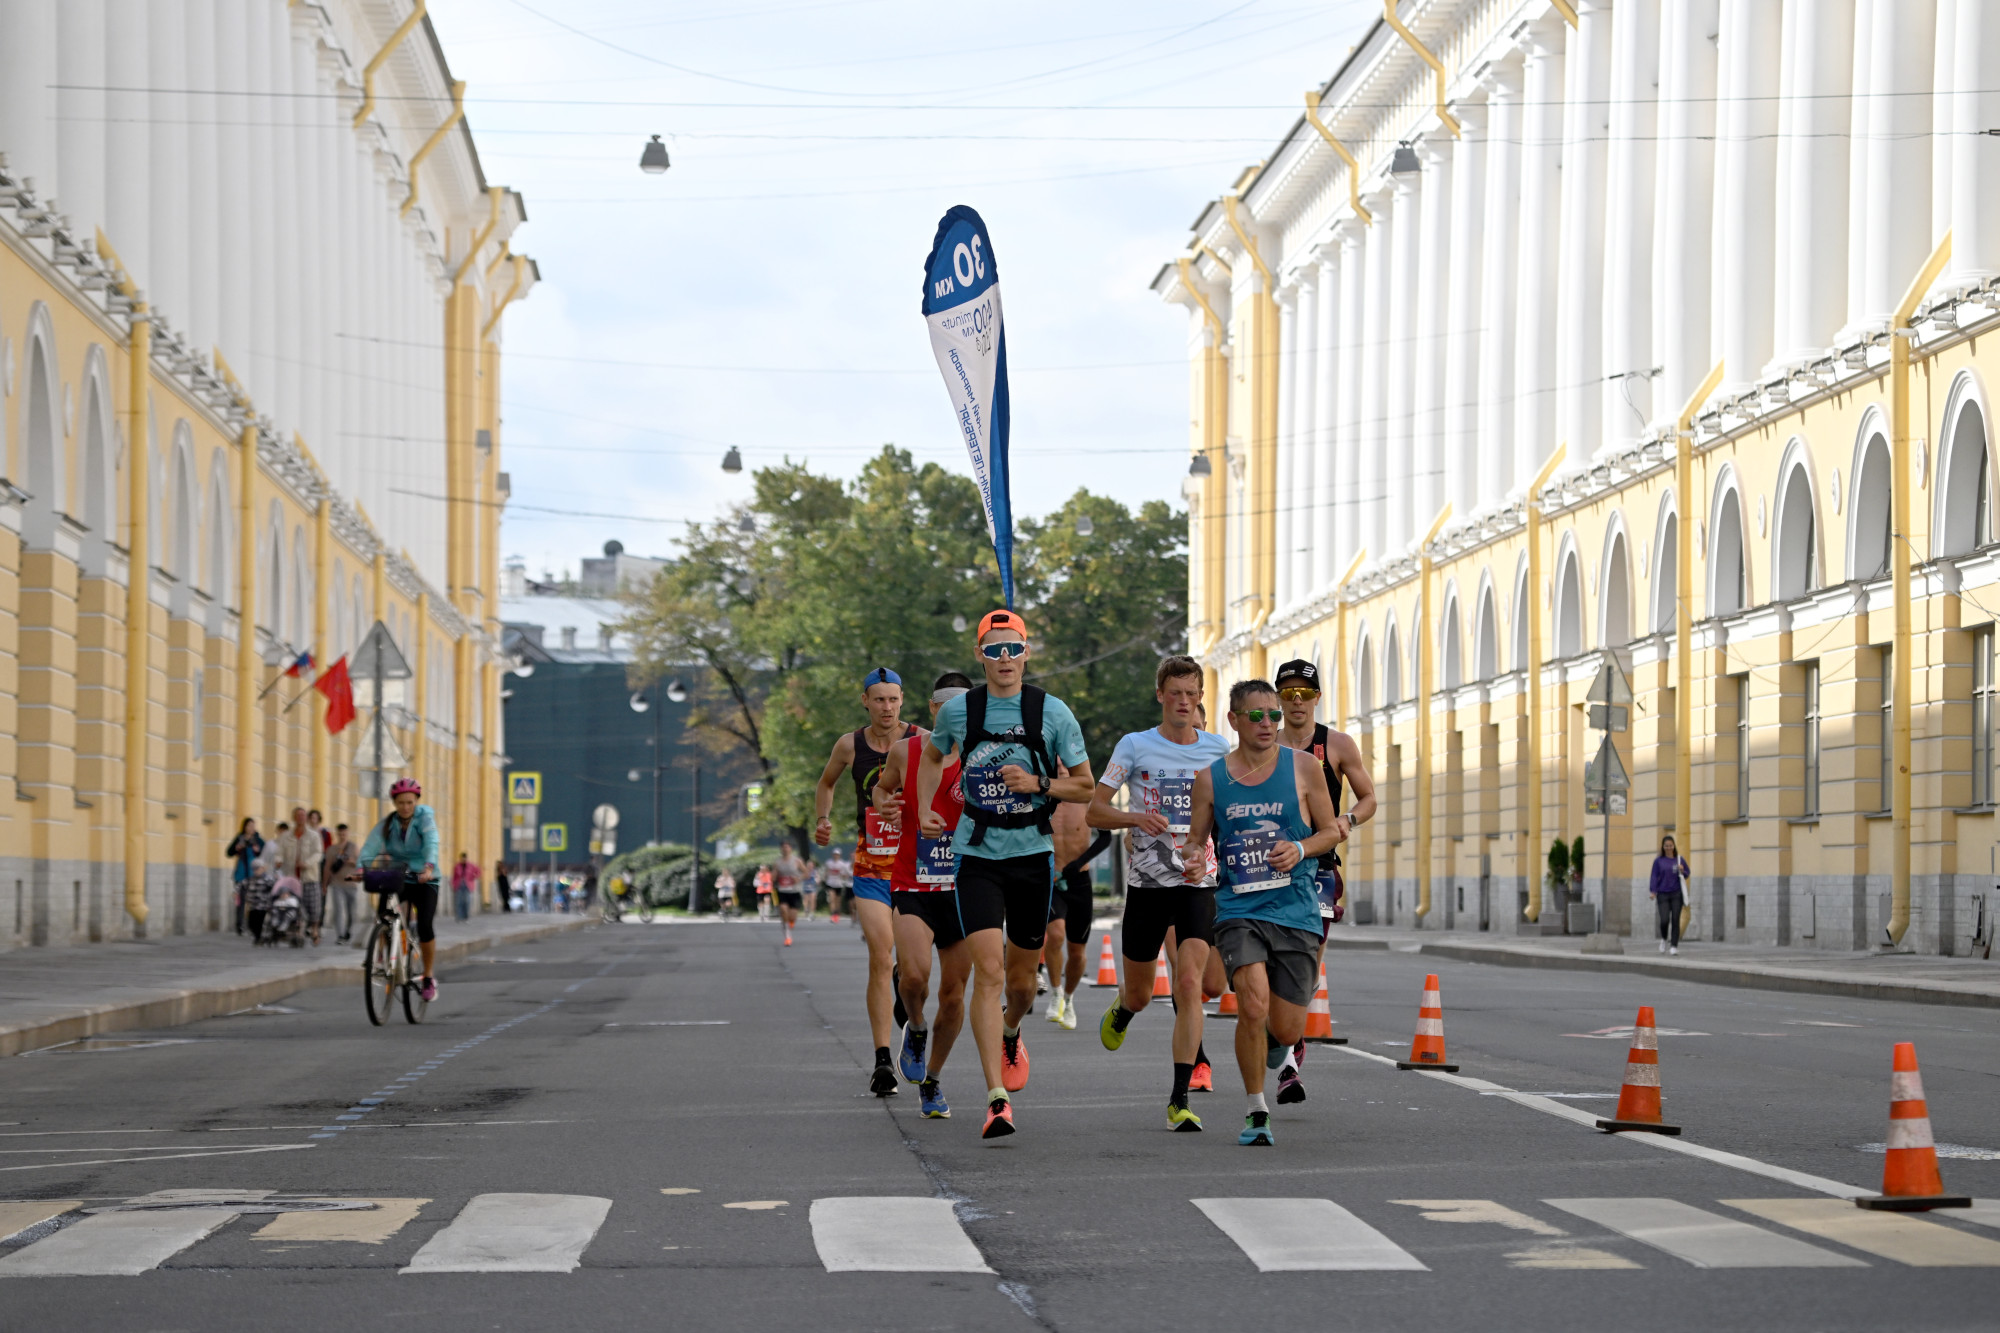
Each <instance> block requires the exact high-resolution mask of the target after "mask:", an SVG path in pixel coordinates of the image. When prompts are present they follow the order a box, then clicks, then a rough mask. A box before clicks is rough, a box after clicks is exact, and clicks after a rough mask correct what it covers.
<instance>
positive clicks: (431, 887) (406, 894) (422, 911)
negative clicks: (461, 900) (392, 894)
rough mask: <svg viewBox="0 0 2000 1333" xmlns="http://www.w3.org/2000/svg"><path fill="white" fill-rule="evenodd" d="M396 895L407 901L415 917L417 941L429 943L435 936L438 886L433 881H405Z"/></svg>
mask: <svg viewBox="0 0 2000 1333" xmlns="http://www.w3.org/2000/svg"><path fill="white" fill-rule="evenodd" d="M396 896H397V897H399V898H401V899H402V900H403V901H404V902H406V903H408V904H409V905H410V907H411V908H412V909H413V910H414V911H415V914H416V918H417V943H419V944H429V943H430V942H431V941H432V940H434V939H436V938H437V910H438V886H437V885H436V884H434V883H424V882H422V881H418V882H415V883H405V884H404V885H403V887H402V888H401V889H399V890H397V893H396Z"/></svg>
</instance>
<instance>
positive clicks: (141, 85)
mask: <svg viewBox="0 0 2000 1333" xmlns="http://www.w3.org/2000/svg"><path fill="white" fill-rule="evenodd" d="M151 9H152V6H151V5H150V4H149V3H147V0H106V3H105V6H104V36H105V47H104V82H105V84H106V85H107V86H108V87H110V88H113V89H128V90H134V91H120V92H107V93H106V94H105V95H104V114H105V118H106V123H105V126H104V217H105V222H104V234H105V235H106V236H107V237H109V238H110V240H111V244H112V246H113V247H114V248H115V249H116V250H117V251H118V257H119V258H120V259H123V260H124V261H125V271H126V272H127V273H128V274H130V275H131V278H132V280H133V281H134V282H136V283H138V284H139V285H140V286H141V287H143V288H145V289H146V292H147V294H148V295H149V296H150V295H151V294H152V289H153V276H154V275H153V266H152V261H151V253H152V252H151V250H150V249H149V248H148V241H149V240H150V239H151V235H152V227H151V217H150V212H149V205H150V204H151V202H152V148H153V139H152V135H151V133H149V132H148V129H147V124H148V122H149V121H150V120H151V119H152V115H151V107H152V99H151V98H149V97H148V96H147V95H146V91H145V90H146V89H147V88H148V87H150V86H151V84H152V74H151V69H150V66H151V63H152V62H151V59H150V54H151V46H150V43H148V41H147V26H148V25H147V21H146V20H147V15H148V13H149V12H150V11H151ZM37 77H38V78H40V79H42V80H44V81H46V80H47V78H48V71H47V70H43V71H41V73H40V74H39V75H38V76H37Z"/></svg>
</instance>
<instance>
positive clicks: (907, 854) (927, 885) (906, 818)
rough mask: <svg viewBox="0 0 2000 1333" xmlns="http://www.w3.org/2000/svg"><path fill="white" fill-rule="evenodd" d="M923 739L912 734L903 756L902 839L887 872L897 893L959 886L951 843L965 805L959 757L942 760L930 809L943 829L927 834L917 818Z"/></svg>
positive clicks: (942, 889)
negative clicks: (929, 835) (932, 834)
mask: <svg viewBox="0 0 2000 1333" xmlns="http://www.w3.org/2000/svg"><path fill="white" fill-rule="evenodd" d="M924 741H925V738H924V737H922V736H912V737H911V738H910V739H909V741H908V742H906V743H907V744H908V745H909V747H910V748H909V752H908V753H906V754H905V755H904V756H903V796H902V804H903V813H902V831H901V842H900V843H899V845H898V846H897V848H896V864H895V869H894V871H893V872H892V873H891V874H890V876H889V887H890V888H892V889H894V890H895V891H896V892H898V893H943V892H945V891H947V890H949V889H953V888H956V887H957V886H958V856H957V854H956V853H955V852H954V851H953V850H952V846H951V834H952V830H953V829H955V828H957V827H958V817H959V815H960V814H961V813H962V812H963V811H964V809H965V789H964V788H963V787H962V786H960V785H959V781H958V758H957V756H953V757H952V758H950V759H948V760H946V761H945V766H944V776H943V777H942V778H941V779H939V781H938V789H937V795H935V796H933V797H931V809H932V811H934V812H935V813H936V814H937V816H938V817H939V818H940V819H942V820H944V832H943V833H941V834H939V835H938V836H937V837H935V838H927V837H925V836H924V834H923V828H922V825H921V824H920V823H919V821H918V819H917V765H918V764H919V763H920V762H921V760H922V757H923V746H924Z"/></svg>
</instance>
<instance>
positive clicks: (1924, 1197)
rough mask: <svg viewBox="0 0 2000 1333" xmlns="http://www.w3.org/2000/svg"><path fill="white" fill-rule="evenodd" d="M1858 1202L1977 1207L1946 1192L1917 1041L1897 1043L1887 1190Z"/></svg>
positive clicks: (1916, 1209) (1899, 1208) (1919, 1208)
mask: <svg viewBox="0 0 2000 1333" xmlns="http://www.w3.org/2000/svg"><path fill="white" fill-rule="evenodd" d="M1854 1206H1855V1207H1857V1208H1879V1209H1882V1210H1883V1211H1885V1212H1891V1213H1921V1212H1926V1211H1928V1210H1929V1209H1932V1208H1970V1207H1972V1200H1971V1199H1968V1198H1966V1197H1965V1196H1964V1195H1962V1194H1946V1193H1945V1192H1944V1181H1943V1179H1942V1178H1940V1177H1939V1175H1938V1164H1937V1145H1936V1144H1935V1143H1933V1142H1932V1141H1931V1113H1930V1108H1929V1107H1928V1106H1926V1105H1925V1104H1924V1078H1923V1075H1922V1074H1919V1073H1918V1072H1917V1047H1916V1043H1915V1042H1908V1041H1899V1042H1897V1043H1896V1057H1895V1060H1894V1061H1893V1063H1892V1066H1891V1073H1890V1075H1889V1151H1888V1154H1887V1156H1886V1157H1885V1158H1884V1160H1883V1162H1882V1192H1881V1194H1879V1195H1876V1196H1874V1197H1872V1198H1865V1199H1856V1200H1855V1201H1854Z"/></svg>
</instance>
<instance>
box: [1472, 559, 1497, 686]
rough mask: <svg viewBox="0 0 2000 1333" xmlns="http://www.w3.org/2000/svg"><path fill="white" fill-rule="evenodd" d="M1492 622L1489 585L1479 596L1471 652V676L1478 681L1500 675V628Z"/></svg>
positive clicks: (1491, 587)
mask: <svg viewBox="0 0 2000 1333" xmlns="http://www.w3.org/2000/svg"><path fill="white" fill-rule="evenodd" d="M1493 621H1494V615H1493V585H1492V584H1490V583H1489V584H1487V585H1486V587H1485V588H1484V589H1482V590H1481V591H1480V594H1479V628H1478V631H1477V636H1478V637H1477V646H1476V647H1475V648H1474V650H1473V652H1474V658H1473V674H1474V676H1475V677H1476V678H1477V679H1479V680H1491V679H1493V677H1495V676H1497V675H1499V674H1500V627H1499V626H1498V625H1496V624H1494V623H1493Z"/></svg>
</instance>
